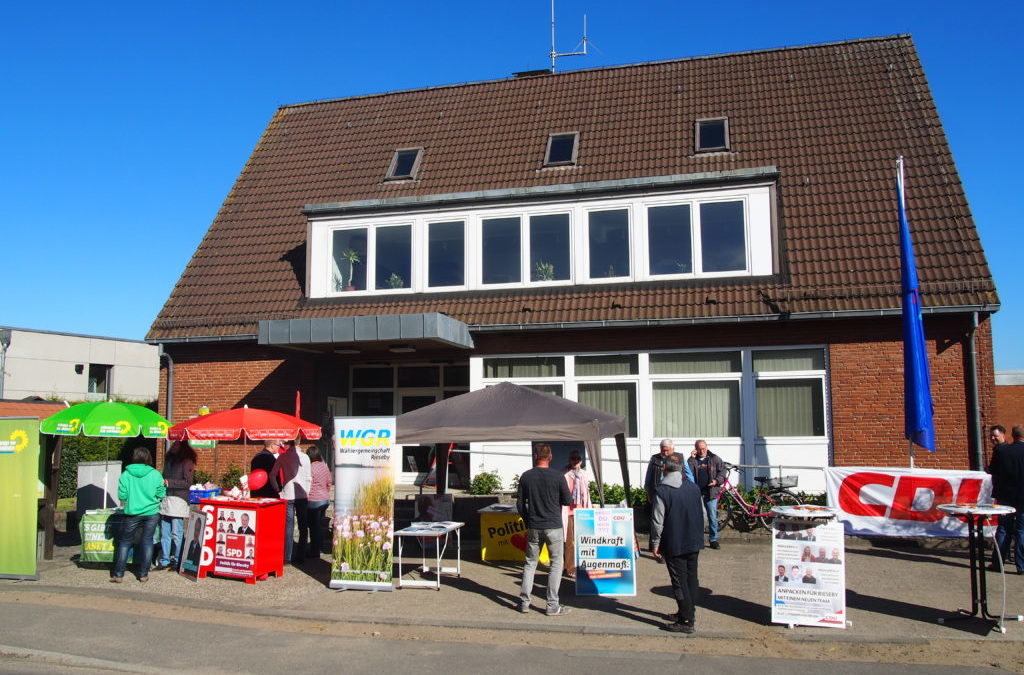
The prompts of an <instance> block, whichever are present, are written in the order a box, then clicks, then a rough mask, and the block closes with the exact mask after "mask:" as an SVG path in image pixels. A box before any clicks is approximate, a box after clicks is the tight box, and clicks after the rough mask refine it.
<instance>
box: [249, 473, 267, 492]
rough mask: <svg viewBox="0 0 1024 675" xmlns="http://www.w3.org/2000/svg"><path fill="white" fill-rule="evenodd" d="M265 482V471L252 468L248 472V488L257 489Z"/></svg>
mask: <svg viewBox="0 0 1024 675" xmlns="http://www.w3.org/2000/svg"><path fill="white" fill-rule="evenodd" d="M266 484H267V472H266V471H264V470H263V469H254V470H253V471H252V472H251V473H250V474H249V489H250V490H259V489H260V488H261V487H263V486H264V485H266Z"/></svg>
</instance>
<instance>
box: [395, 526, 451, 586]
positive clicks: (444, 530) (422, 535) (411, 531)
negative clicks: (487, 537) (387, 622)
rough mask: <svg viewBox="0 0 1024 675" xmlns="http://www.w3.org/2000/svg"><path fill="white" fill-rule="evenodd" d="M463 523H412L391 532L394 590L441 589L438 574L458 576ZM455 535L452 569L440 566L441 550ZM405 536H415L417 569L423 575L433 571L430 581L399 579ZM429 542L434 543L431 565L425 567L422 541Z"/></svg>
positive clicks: (424, 548) (445, 547) (443, 549)
mask: <svg viewBox="0 0 1024 675" xmlns="http://www.w3.org/2000/svg"><path fill="white" fill-rule="evenodd" d="M464 525H465V523H456V522H454V521H442V522H437V523H413V524H412V525H410V526H409V527H406V528H403V529H401V530H396V531H395V539H396V540H397V542H398V587H399V588H405V587H406V586H408V587H410V588H433V589H434V590H437V591H440V590H441V575H442V574H454V575H455V576H458V577H461V576H462V532H461V530H462V527H463V526H464ZM453 532H454V533H455V566H454V567H451V566H449V567H444V566H442V565H441V559H442V558H443V557H444V554H445V551H446V550H447V549H448V541H449V539H450V537H451V534H452V533H453ZM406 537H418V538H419V539H420V551H421V556H420V557H421V560H420V569H421V570H422V571H423V572H424V573H429V572H433V573H434V574H435V575H436V577H437V578H436V579H435V580H434V581H429V580H425V579H424V580H418V579H403V578H402V553H403V544H404V542H405V538H406ZM429 539H432V540H433V541H434V553H435V556H434V565H433V566H431V565H429V564H427V552H426V547H425V546H424V545H423V540H429Z"/></svg>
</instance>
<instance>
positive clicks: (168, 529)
mask: <svg viewBox="0 0 1024 675" xmlns="http://www.w3.org/2000/svg"><path fill="white" fill-rule="evenodd" d="M184 523H185V519H184V518H172V517H171V516H160V564H161V565H170V564H173V563H177V562H178V560H179V559H180V558H179V554H180V553H181V530H182V527H183V526H184Z"/></svg>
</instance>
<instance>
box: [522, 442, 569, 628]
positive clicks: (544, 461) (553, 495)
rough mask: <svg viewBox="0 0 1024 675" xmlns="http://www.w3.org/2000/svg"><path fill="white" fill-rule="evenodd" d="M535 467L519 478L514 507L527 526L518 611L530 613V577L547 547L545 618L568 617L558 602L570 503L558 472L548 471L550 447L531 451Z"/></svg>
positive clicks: (565, 486)
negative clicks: (564, 518)
mask: <svg viewBox="0 0 1024 675" xmlns="http://www.w3.org/2000/svg"><path fill="white" fill-rule="evenodd" d="M533 458H534V463H535V466H534V468H532V469H530V470H529V471H525V472H523V475H522V476H520V477H519V498H518V500H517V501H516V506H517V507H518V509H519V515H520V516H522V518H523V522H524V523H525V524H526V563H525V564H524V565H523V584H522V587H521V588H520V591H519V611H520V612H523V613H524V614H525V613H526V612H529V611H530V594H531V593H532V592H533V576H534V574H535V573H536V571H537V560H538V559H539V558H540V547H541V545H542V544H547V546H548V555H549V556H551V563H550V564H551V566H550V568H549V570H548V594H547V603H548V604H547V615H548V616H559V615H561V614H568V612H569V608H568V607H565V606H563V605H561V604H560V603H559V602H558V587H559V586H560V585H561V583H562V565H563V562H564V560H563V553H564V542H565V533H564V531H563V530H562V507H563V506H569V505H570V504H572V495H571V494H569V486H568V484H566V482H565V477H564V476H563V475H562V472H561V471H556V470H555V469H552V468H551V466H550V465H551V446H550V445H548V444H547V443H538V444H537V446H536V447H535V448H534V451H533Z"/></svg>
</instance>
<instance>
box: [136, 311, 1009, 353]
mask: <svg viewBox="0 0 1024 675" xmlns="http://www.w3.org/2000/svg"><path fill="white" fill-rule="evenodd" d="M999 308H1000V305H999V304H984V305H951V306H947V307H924V308H923V309H922V310H921V312H922V314H928V315H946V314H966V313H972V312H973V313H975V314H978V313H986V314H994V313H995V312H998V311H999ZM902 315H903V310H902V309H900V308H899V307H894V308H889V309H853V310H836V311H825V312H781V313H778V312H776V313H772V314H745V315H741V316H706V317H703V316H702V317H690V318H685V317H679V318H672V319H621V320H620V319H606V320H603V321H553V322H547V323H494V324H475V325H473V324H471V325H470V326H469V331H470V333H498V332H510V331H521V332H526V331H535V330H536V331H544V330H581V329H586V328H644V327H654V326H702V325H708V324H720V323H729V324H743V323H766V322H770V321H787V320H788V321H813V320H820V319H863V318H881V317H890V316H902ZM258 338H259V336H258V335H256V334H247V333H246V334H239V335H205V336H186V337H178V338H160V339H157V340H147V342H149V343H151V344H191V343H223V342H257V341H258Z"/></svg>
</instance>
